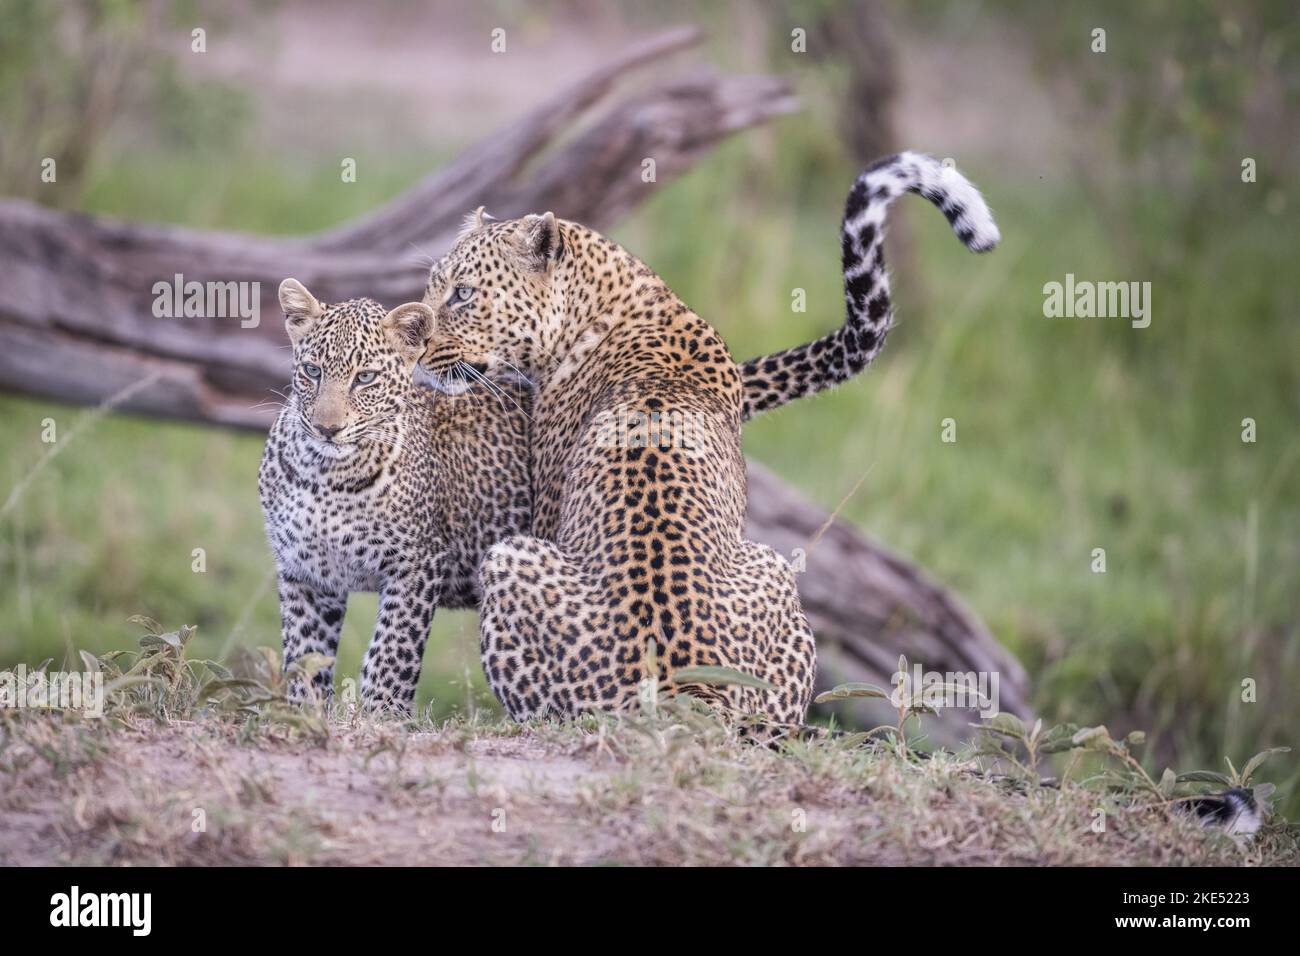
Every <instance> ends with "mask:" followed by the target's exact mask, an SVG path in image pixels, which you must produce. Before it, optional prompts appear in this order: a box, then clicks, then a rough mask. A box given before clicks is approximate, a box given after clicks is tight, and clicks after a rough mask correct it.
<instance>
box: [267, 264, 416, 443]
mask: <svg viewBox="0 0 1300 956" xmlns="http://www.w3.org/2000/svg"><path fill="white" fill-rule="evenodd" d="M280 306H281V308H282V309H284V324H285V328H286V329H287V330H288V333H289V341H290V342H292V343H293V365H294V368H293V383H292V386H291V387H292V394H291V399H290V400H291V402H292V404H293V406H294V407H296V408H297V411H298V424H299V426H300V427H301V428H302V430H303V433H304V434H305V435H306V437H307V438H308V440H309V441H310V442H311V443H312V445H313V446H314V447H315V448H316V450H317V451H319V452H320V453H321V454H322V455H323V456H325V457H328V458H344V457H346V456H348V455H350V454H352V453H353V452H355V451H356V450H357V449H358V448H359V447H361V446H363V445H365V444H368V443H371V442H377V441H379V442H382V441H387V440H389V439H388V438H387V436H388V434H389V432H388V430H387V426H388V425H390V423H391V422H392V421H393V419H394V417H395V416H396V415H397V414H398V412H400V411H401V410H402V408H403V405H404V403H405V401H406V399H407V396H408V395H409V394H410V380H411V370H412V368H414V366H415V362H416V360H417V359H418V358H419V357H420V353H421V351H422V350H423V349H424V343H425V341H426V339H427V338H428V336H429V331H430V329H431V328H432V326H433V313H432V312H431V311H430V309H429V307H428V306H426V305H424V304H423V303H420V302H410V303H407V304H406V305H399V306H398V307H397V308H395V309H393V310H392V311H391V312H385V310H384V308H383V306H381V305H380V304H379V303H378V302H375V301H374V300H372V299H351V300H349V301H347V302H340V303H339V304H337V305H322V304H321V303H320V302H318V301H316V298H315V296H313V295H312V294H311V293H310V292H308V291H307V290H306V288H304V287H303V284H302V283H301V282H299V281H298V280H297V279H285V280H284V282H282V283H281V284H280Z"/></svg>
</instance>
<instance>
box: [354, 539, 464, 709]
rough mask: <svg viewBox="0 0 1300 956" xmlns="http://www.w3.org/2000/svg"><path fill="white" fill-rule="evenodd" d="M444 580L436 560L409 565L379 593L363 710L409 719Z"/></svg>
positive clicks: (364, 672)
mask: <svg viewBox="0 0 1300 956" xmlns="http://www.w3.org/2000/svg"><path fill="white" fill-rule="evenodd" d="M443 574H444V571H443V567H442V561H441V559H440V557H436V558H434V559H432V560H430V561H427V562H422V563H413V564H410V565H407V566H405V567H403V568H401V569H399V570H398V571H397V572H395V573H394V574H392V575H390V576H389V578H388V579H387V580H386V581H385V583H384V586H383V588H382V589H381V590H380V592H379V616H378V620H377V621H376V623H375V636H374V638H373V639H372V640H371V641H370V649H369V650H367V651H366V659H365V662H364V663H363V664H362V665H361V702H362V704H363V705H364V706H366V707H370V708H375V709H383V710H391V711H395V712H397V713H400V714H406V713H410V710H411V705H412V704H413V703H414V701H415V687H416V685H417V684H418V683H419V682H420V664H421V662H422V661H423V659H424V645H425V642H426V641H427V640H428V639H429V626H430V624H432V623H433V612H434V609H435V608H436V607H437V604H438V595H439V593H440V592H441V591H442V579H443Z"/></svg>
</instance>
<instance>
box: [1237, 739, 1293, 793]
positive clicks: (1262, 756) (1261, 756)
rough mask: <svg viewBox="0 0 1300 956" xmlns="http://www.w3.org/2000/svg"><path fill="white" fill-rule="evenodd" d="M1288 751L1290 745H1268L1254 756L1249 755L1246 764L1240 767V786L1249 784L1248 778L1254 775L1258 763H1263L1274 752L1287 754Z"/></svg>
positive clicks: (1258, 766) (1258, 765)
mask: <svg viewBox="0 0 1300 956" xmlns="http://www.w3.org/2000/svg"><path fill="white" fill-rule="evenodd" d="M1290 752H1291V748H1290V747H1269V748H1268V749H1267V750H1262V751H1260V752H1259V753H1257V754H1255V756H1253V757H1251V758H1250V759H1249V760H1247V761H1246V766H1244V767H1242V768H1241V783H1242V786H1247V785H1249V783H1250V778H1251V777H1252V776H1254V774H1255V771H1256V770H1258V769H1259V768H1260V765H1261V764H1263V763H1264V761H1265V760H1267V759H1268V758H1269V757H1271V756H1273V755H1274V754H1289V753H1290Z"/></svg>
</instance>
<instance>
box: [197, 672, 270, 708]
mask: <svg viewBox="0 0 1300 956" xmlns="http://www.w3.org/2000/svg"><path fill="white" fill-rule="evenodd" d="M243 688H248V689H253V688H260V689H262V690H265V689H266V688H264V687H262V685H261V684H260V683H258V682H257V681H255V680H249V679H248V678H246V677H235V678H231V679H228V680H210V681H208V682H207V683H206V684H204V685H203V686H202V687H201V688H199V692H198V695H197V696H196V697H195V700H194V702H195V703H196V704H201V703H203V702H204V701H205V700H207V699H208V698H210V697H213V696H215V695H216V694H219V693H221V692H222V691H223V690H240V689H243Z"/></svg>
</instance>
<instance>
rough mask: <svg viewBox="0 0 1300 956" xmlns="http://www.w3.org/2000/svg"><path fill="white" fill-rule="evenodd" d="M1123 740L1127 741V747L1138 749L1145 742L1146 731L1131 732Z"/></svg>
mask: <svg viewBox="0 0 1300 956" xmlns="http://www.w3.org/2000/svg"><path fill="white" fill-rule="evenodd" d="M1124 739H1125V740H1126V741H1128V745H1129V746H1130V747H1140V746H1142V744H1144V743H1146V742H1147V735H1146V731H1144V730H1134V731H1131V732H1130V733H1129V735H1128V736H1127V737H1125V738H1124Z"/></svg>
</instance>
